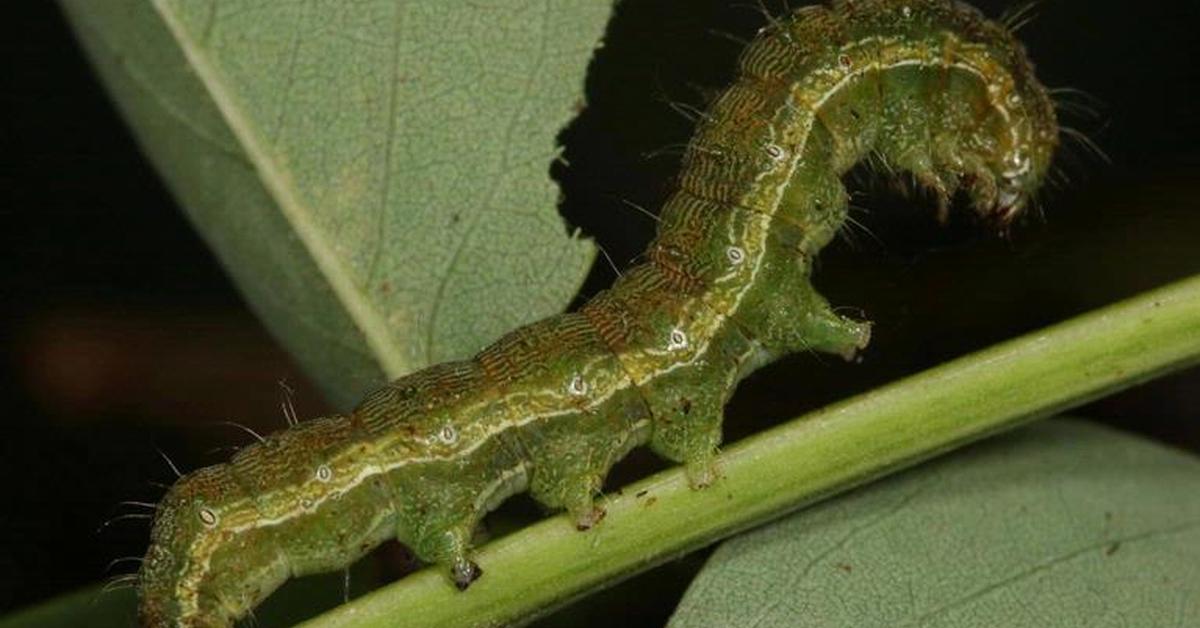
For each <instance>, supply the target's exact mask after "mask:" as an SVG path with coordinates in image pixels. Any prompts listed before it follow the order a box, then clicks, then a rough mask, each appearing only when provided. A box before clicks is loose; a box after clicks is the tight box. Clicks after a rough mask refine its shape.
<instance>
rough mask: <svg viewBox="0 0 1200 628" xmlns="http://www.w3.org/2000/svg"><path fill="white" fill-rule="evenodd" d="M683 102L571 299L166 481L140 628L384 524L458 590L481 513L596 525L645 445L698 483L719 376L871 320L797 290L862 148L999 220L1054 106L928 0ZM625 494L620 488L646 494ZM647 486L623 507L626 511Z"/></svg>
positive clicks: (218, 607)
mask: <svg viewBox="0 0 1200 628" xmlns="http://www.w3.org/2000/svg"><path fill="white" fill-rule="evenodd" d="M739 68H740V71H739V75H738V78H737V79H736V80H735V81H734V83H733V84H732V85H731V86H730V87H729V88H728V89H727V90H726V91H725V92H724V93H723V94H722V95H721V96H720V97H719V98H717V99H716V100H715V101H714V102H713V104H712V106H711V107H710V108H709V110H708V111H707V112H706V113H705V114H704V115H702V116H700V119H699V123H698V126H697V130H696V133H695V136H694V138H693V140H692V141H691V143H690V144H689V145H688V148H687V150H686V152H685V154H684V157H683V169H682V172H681V173H680V175H679V177H678V190H677V191H676V193H675V195H674V196H672V197H671V198H670V199H669V200H668V202H667V203H666V205H665V207H664V209H663V211H662V213H661V216H659V217H658V220H659V223H660V224H659V230H658V234H657V236H656V237H655V239H654V242H653V243H652V244H651V245H650V247H649V249H648V252H647V255H646V258H645V259H646V260H647V261H646V262H645V263H643V264H641V265H639V266H636V267H634V268H631V269H629V270H628V271H626V272H625V273H622V274H621V276H620V277H619V278H618V279H617V281H616V282H615V284H614V285H613V287H612V288H611V289H610V290H607V291H605V292H602V293H600V294H599V295H597V296H596V297H595V298H593V299H592V300H591V301H589V302H588V303H587V304H585V305H584V306H583V307H582V308H581V309H580V310H579V311H577V312H570V313H566V314H561V315H558V316H554V317H551V318H548V319H545V320H542V321H539V322H537V323H534V324H532V325H528V326H526V327H522V328H520V329H517V330H515V331H513V332H512V333H510V334H508V335H506V336H505V337H503V338H502V339H500V340H499V341H498V342H496V343H495V344H494V345H492V346H491V347H488V348H487V349H485V350H483V351H482V352H480V353H479V354H478V355H476V356H474V357H472V358H471V359H468V360H463V361H458V362H450V363H446V364H440V365H436V366H433V367H430V368H428V369H425V370H422V371H419V372H417V373H413V374H411V375H408V376H405V377H403V378H401V379H399V380H397V381H395V382H392V383H391V384H388V385H387V386H384V387H383V388H381V389H379V390H378V391H376V392H374V393H372V394H371V395H369V396H368V397H367V398H366V399H365V400H364V401H363V402H362V403H361V404H360V405H359V406H358V407H357V408H355V409H354V411H353V412H352V413H350V414H349V415H346V416H334V417H326V418H321V419H316V420H312V421H306V422H303V423H300V424H298V425H296V426H294V427H291V428H289V429H287V430H284V431H281V432H278V433H275V434H272V435H270V436H268V437H266V438H264V439H262V442H260V443H254V444H252V445H250V446H248V447H246V448H244V449H243V450H241V451H240V452H239V453H238V454H237V455H235V456H234V457H233V459H232V460H231V461H230V462H229V463H228V464H222V465H217V466H213V467H208V468H205V469H201V470H199V471H196V472H193V473H190V474H187V475H186V476H184V477H182V478H181V479H180V480H179V481H178V482H177V483H176V484H175V485H174V487H172V488H171V490H170V491H169V492H168V494H167V495H166V497H165V498H164V499H163V501H162V502H161V503H160V504H159V506H158V508H157V512H156V517H155V524H154V529H153V532H152V534H151V544H150V548H149V550H148V551H147V554H146V559H145V562H144V563H143V566H142V569H141V572H140V574H141V577H140V580H139V592H140V598H141V602H140V608H139V616H140V621H141V622H142V624H143V625H146V626H228V625H230V624H231V623H232V622H233V621H234V620H236V619H237V618H239V617H242V616H243V615H245V614H246V613H247V612H248V611H249V610H250V609H252V608H253V607H254V606H255V605H257V604H258V603H259V602H260V601H261V600H262V598H263V597H264V596H266V595H268V594H269V593H270V591H272V590H274V589H275V588H276V587H277V586H278V585H279V584H280V583H282V582H283V581H284V580H286V579H287V578H289V577H292V576H297V575H303V574H307V573H314V572H319V571H332V570H336V569H342V568H344V567H345V566H346V565H348V564H350V563H351V562H353V561H354V560H356V559H357V558H359V557H360V556H362V555H363V553H365V552H366V551H368V550H369V549H370V548H372V547H375V546H376V545H378V544H379V543H381V542H382V541H384V540H385V539H389V538H398V539H400V540H401V541H402V542H404V543H405V544H406V545H408V546H409V547H411V548H412V550H413V552H414V553H415V554H416V555H417V556H419V557H421V558H422V559H424V560H426V561H428V562H434V563H438V564H440V565H442V566H443V567H444V568H446V569H447V571H448V572H449V574H450V581H451V582H452V583H453V584H454V585H455V586H457V587H458V588H460V589H465V588H467V587H468V586H469V585H470V583H471V582H473V581H474V580H475V579H477V578H478V577H480V575H481V574H482V571H481V570H480V569H479V566H478V565H476V564H475V563H474V562H473V561H472V560H471V553H472V552H471V539H472V533H473V530H474V528H475V526H476V524H477V523H478V522H479V520H480V518H481V517H482V516H483V515H484V514H485V513H486V512H487V511H488V510H490V509H491V508H494V507H495V506H496V505H497V504H499V503H500V502H501V501H502V500H504V499H505V498H507V497H508V496H510V495H512V494H514V493H517V492H520V491H525V490H529V491H530V493H531V494H532V495H533V497H534V498H535V499H537V500H538V501H540V502H541V503H543V504H544V505H546V506H549V507H552V508H560V509H565V510H566V511H567V512H568V514H569V515H570V516H571V517H572V518H573V519H574V521H575V524H576V527H578V528H580V529H586V528H589V527H591V526H593V525H596V524H598V523H599V522H600V519H601V518H602V517H603V512H604V511H603V509H601V508H599V507H598V506H597V504H596V501H595V498H596V495H597V494H598V493H599V490H600V487H601V486H602V483H603V479H604V477H605V476H606V475H607V473H608V470H609V469H610V468H611V467H612V465H613V464H614V463H616V461H618V460H619V459H621V458H622V457H624V456H625V454H626V453H628V452H629V450H631V449H632V448H633V447H636V446H639V445H643V444H648V445H649V446H650V447H651V448H652V449H653V450H654V451H655V452H657V453H658V454H660V455H662V456H664V457H666V458H667V459H669V460H672V461H675V462H679V463H682V464H683V465H685V468H686V471H687V475H688V478H689V481H690V482H691V483H692V485H693V486H695V487H703V486H706V485H709V484H711V483H713V482H715V481H717V480H718V479H719V477H720V475H719V472H718V467H717V454H718V452H717V447H718V445H719V444H720V442H721V418H722V417H721V415H722V409H723V407H724V405H725V402H726V401H727V400H728V398H729V396H730V394H731V393H732V391H733V389H734V387H735V386H736V385H737V382H738V381H739V380H740V379H741V378H742V377H744V376H745V375H746V374H748V373H749V372H751V371H753V370H754V369H756V368H759V367H760V366H762V365H764V364H766V363H768V362H770V361H771V360H773V359H776V358H778V357H780V356H783V355H786V354H789V353H794V352H797V351H821V352H827V353H833V354H838V355H844V356H852V355H854V354H855V353H856V352H857V351H859V350H861V349H862V348H863V347H864V346H865V345H866V343H867V340H868V338H869V335H870V333H869V331H870V326H869V325H868V324H866V323H863V322H859V321H855V320H851V319H848V318H844V317H841V316H839V315H837V314H835V313H834V312H833V310H832V308H831V307H830V306H829V304H828V303H827V302H826V301H825V299H824V298H822V297H821V296H820V295H818V294H817V293H816V291H815V290H814V289H813V288H812V286H811V284H810V282H809V275H810V272H811V264H812V260H813V259H814V258H815V256H816V254H817V252H818V251H820V249H821V248H822V247H824V246H825V244H826V243H828V242H829V240H830V239H831V238H832V237H833V236H834V234H835V233H836V232H837V231H838V230H839V229H840V228H841V227H842V225H843V224H844V222H845V220H846V218H847V211H848V210H847V206H848V204H847V193H846V190H845V188H844V187H843V185H842V183H841V176H842V175H843V174H844V173H845V172H846V171H847V170H848V169H849V168H850V167H851V166H853V165H854V164H855V163H858V162H859V161H861V160H863V159H864V158H865V157H867V156H868V155H875V156H876V157H877V159H878V160H879V161H880V162H881V163H885V164H887V165H888V166H889V167H890V168H891V169H894V170H901V171H907V172H909V173H911V174H912V175H913V176H914V178H915V179H916V180H917V181H918V182H919V183H920V184H921V185H923V186H925V187H927V188H929V189H930V190H932V191H933V192H934V193H935V194H936V195H937V197H938V211H939V214H940V213H943V212H945V211H948V208H949V199H950V198H951V197H952V196H953V194H954V193H955V192H956V191H958V190H963V191H965V192H966V194H967V195H968V197H969V198H970V201H971V205H972V206H973V208H974V209H975V211H976V213H978V214H979V215H980V216H981V217H983V218H984V219H985V220H988V221H990V222H992V223H993V224H995V225H997V226H1000V227H1002V228H1003V227H1005V226H1007V225H1008V224H1010V223H1011V222H1012V220H1013V219H1014V218H1015V217H1016V216H1017V215H1018V214H1019V213H1020V212H1021V211H1022V210H1023V209H1024V208H1025V206H1026V205H1027V204H1028V201H1029V198H1030V196H1031V195H1032V194H1033V193H1034V191H1035V190H1036V189H1037V188H1038V186H1039V185H1040V183H1041V181H1042V179H1043V178H1044V176H1045V173H1046V171H1047V168H1048V167H1049V164H1050V160H1051V157H1052V155H1053V153H1054V151H1055V148H1056V146H1057V138H1058V127H1057V121H1056V118H1055V114H1054V108H1053V105H1052V104H1051V102H1050V99H1049V97H1048V96H1047V94H1046V91H1045V90H1044V89H1043V88H1042V86H1041V85H1040V84H1039V83H1038V82H1037V80H1036V79H1035V78H1034V76H1033V70H1032V66H1031V65H1030V64H1029V62H1028V60H1027V59H1026V57H1025V53H1024V50H1023V49H1022V48H1021V46H1020V44H1019V43H1017V42H1016V40H1015V39H1014V38H1013V37H1012V34H1011V33H1010V32H1009V31H1008V30H1007V29H1006V28H1004V26H1003V25H1000V24H997V23H995V22H991V21H988V20H987V19H985V18H984V17H983V16H982V15H980V14H979V13H978V12H977V11H975V10H974V9H972V8H970V7H968V6H966V5H964V4H961V3H958V2H951V1H950V0H855V1H851V0H837V1H835V2H834V3H833V4H832V7H830V8H826V7H805V8H803V9H800V10H798V11H796V12H794V13H793V14H792V15H790V16H789V17H787V18H784V19H778V20H772V21H771V23H770V24H769V25H768V26H767V27H766V28H764V29H763V30H762V31H761V32H760V33H759V35H758V37H757V38H756V39H755V41H754V42H753V43H752V44H751V45H750V46H749V47H748V48H747V49H746V51H745V52H744V53H743V55H742V57H741V60H740V62H739ZM645 495H646V493H645V492H644V491H642V492H639V493H638V495H637V497H638V498H641V497H643V496H645ZM656 501H657V498H656V497H653V496H651V497H649V498H648V499H646V500H645V501H644V502H643V505H644V506H646V507H651V506H652V505H653V504H654V503H655V502H656Z"/></svg>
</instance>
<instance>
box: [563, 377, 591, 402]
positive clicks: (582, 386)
mask: <svg viewBox="0 0 1200 628" xmlns="http://www.w3.org/2000/svg"><path fill="white" fill-rule="evenodd" d="M567 391H568V392H570V393H571V394H572V395H575V396H576V397H582V396H584V395H586V394H587V391H588V385H587V382H585V381H584V380H583V376H582V375H576V376H575V377H572V378H571V381H570V382H568V383H567Z"/></svg>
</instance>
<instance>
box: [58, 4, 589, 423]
mask: <svg viewBox="0 0 1200 628" xmlns="http://www.w3.org/2000/svg"><path fill="white" fill-rule="evenodd" d="M63 6H64V7H65V9H66V12H67V14H68V16H69V17H70V19H71V21H72V23H73V25H74V27H75V30H76V32H77V33H78V35H79V37H80V40H81V41H82V42H83V44H84V47H85V48H86V50H87V51H88V53H89V55H90V57H91V58H92V60H93V62H94V63H95V65H96V67H97V68H98V70H99V72H100V74H101V76H102V78H103V80H104V82H105V84H106V86H107V87H108V88H109V90H110V92H111V93H112V94H113V95H114V97H115V99H116V101H117V103H118V105H119V106H120V108H121V110H122V112H123V114H124V116H125V118H126V119H127V120H128V121H129V123H130V124H131V125H132V127H133V129H134V131H135V133H136V135H137V137H138V140H139V142H140V143H141V145H142V147H143V148H144V150H145V152H146V153H147V154H148V155H149V157H150V158H151V160H152V161H153V162H154V164H155V166H156V167H157V168H158V170H159V171H160V172H161V173H162V176H163V177H164V178H165V180H166V181H167V183H168V185H169V186H170V188H171V190H172V191H173V192H174V194H175V196H176V197H177V198H178V200H179V202H180V204H181V205H182V206H183V207H184V209H185V210H186V212H187V214H188V216H189V217H190V219H191V220H192V222H193V223H194V224H195V225H196V227H197V228H198V229H199V230H200V232H201V233H202V235H203V237H204V238H205V239H206V240H207V241H208V243H209V244H210V245H211V247H212V249H213V250H214V251H215V252H216V254H217V256H218V257H219V258H220V260H221V262H222V264H223V265H224V266H225V268H226V269H227V271H228V272H229V273H230V275H231V276H232V277H233V278H234V280H235V282H236V283H237V285H238V286H239V288H240V289H241V291H242V292H243V293H244V294H245V295H246V297H247V299H248V301H249V302H250V303H251V305H252V306H253V308H254V309H255V310H256V312H257V313H258V314H259V315H260V317H261V318H262V319H263V320H264V321H265V322H266V323H267V325H268V326H269V327H270V329H271V330H272V331H273V332H274V333H275V335H276V336H277V337H278V338H280V339H281V340H282V341H283V342H284V344H285V345H286V346H287V347H288V348H289V349H290V350H291V351H292V352H293V354H294V355H296V356H298V358H299V359H300V361H301V363H302V364H303V365H304V366H305V368H306V369H307V370H308V372H309V373H310V374H312V375H313V376H314V377H315V378H316V379H317V380H318V381H319V383H320V384H321V385H322V386H323V388H324V389H325V390H326V391H327V393H328V394H329V395H330V397H331V398H332V399H333V400H334V401H335V402H336V403H338V405H341V406H343V407H344V406H346V405H349V404H351V403H353V402H354V401H356V400H357V398H358V397H359V396H360V395H361V394H362V393H363V392H364V391H365V390H367V389H368V388H370V387H372V386H374V385H377V384H378V383H380V382H381V381H383V380H384V379H386V378H391V377H395V376H397V375H400V374H402V373H405V372H408V371H411V370H414V369H416V368H418V367H420V366H423V365H426V364H429V363H433V362H439V361H443V360H447V359H452V358H459V357H463V356H465V355H469V354H470V353H471V352H473V351H475V350H477V349H479V348H480V347H481V346H483V345H484V344H486V343H487V342H488V341H490V340H493V339H494V338H496V337H497V336H499V335H500V334H501V333H503V332H505V331H507V330H509V329H511V328H513V327H515V326H517V325H519V324H521V323H524V322H528V321H531V320H535V319H537V318H541V317H544V316H546V315H549V314H552V313H554V312H556V311H559V310H561V309H562V308H563V306H564V305H565V304H566V303H567V302H568V301H569V300H570V298H571V297H572V296H573V295H574V293H575V292H576V290H577V289H578V287H579V285H580V283H581V281H582V279H583V277H584V275H585V274H586V271H587V269H588V268H589V265H590V263H591V260H592V256H593V247H592V245H591V243H590V242H588V241H586V240H583V239H580V238H577V237H574V236H571V235H568V234H567V232H566V228H565V227H564V224H563V221H562V219H561V218H560V216H559V215H558V213H557V211H556V207H555V200H556V198H557V193H556V191H555V187H554V185H553V184H552V182H551V181H550V180H549V177H548V173H549V167H550V163H551V161H552V160H553V159H554V157H555V154H556V148H555V141H554V138H555V135H556V134H557V133H558V131H559V130H560V129H561V128H562V126H564V125H565V123H566V122H567V121H568V120H569V119H570V117H571V116H572V115H573V108H574V107H578V106H579V105H580V103H581V97H580V94H581V92H582V84H583V76H584V71H585V69H586V66H587V62H588V60H589V59H590V57H591V53H592V50H593V49H594V47H595V46H596V45H597V42H598V41H599V39H600V36H601V33H602V29H603V27H604V24H605V23H606V21H607V19H608V15H609V13H610V9H611V6H610V3H609V2H598V1H594V0H589V1H587V2H575V1H573V0H548V1H544V2H533V1H531V0H492V1H489V2H471V3H464V2H444V1H442V0H417V1H407V2H400V1H397V0H358V1H356V2H341V1H340V0H337V1H304V2H260V1H258V0H240V1H230V0H226V1H222V2H217V1H216V0H105V1H104V2H95V1H93V0H63ZM114 219H119V217H116V218H114Z"/></svg>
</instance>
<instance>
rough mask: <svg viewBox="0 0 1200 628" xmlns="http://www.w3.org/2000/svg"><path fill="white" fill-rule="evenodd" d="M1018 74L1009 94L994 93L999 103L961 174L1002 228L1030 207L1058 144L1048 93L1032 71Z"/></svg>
mask: <svg viewBox="0 0 1200 628" xmlns="http://www.w3.org/2000/svg"><path fill="white" fill-rule="evenodd" d="M1017 76H1018V77H1021V78H1020V79H1019V80H1018V85H1017V86H1016V87H1014V88H1012V91H1011V92H1009V93H1008V94H1007V95H1003V96H996V100H997V102H998V103H1002V104H997V105H995V106H994V107H993V108H992V109H991V112H990V116H989V119H988V121H987V123H985V124H984V125H983V127H982V129H981V130H980V135H982V137H975V138H972V148H974V149H975V150H974V151H971V152H974V153H975V155H974V157H975V159H973V160H971V162H973V163H974V167H973V168H968V171H967V172H966V174H965V175H964V176H963V182H964V183H965V185H966V188H967V192H968V194H969V195H970V198H971V203H972V205H974V207H975V209H976V211H977V212H978V213H979V214H980V215H982V216H984V217H985V218H987V219H989V220H991V221H994V222H995V223H996V224H997V225H999V226H1000V227H1001V228H1004V227H1007V226H1008V225H1009V224H1011V223H1012V222H1013V220H1015V219H1016V218H1017V217H1018V216H1020V215H1021V213H1022V212H1023V211H1024V210H1025V209H1026V208H1027V207H1029V205H1030V204H1031V202H1032V200H1033V198H1034V197H1035V195H1036V194H1037V191H1038V190H1039V189H1040V188H1041V186H1042V183H1043V182H1044V181H1045V178H1046V173H1047V172H1048V171H1049V169H1050V163H1051V161H1052V160H1053V157H1054V151H1055V149H1056V148H1057V147H1058V120H1057V117H1056V116H1055V112H1054V105H1053V103H1052V101H1051V99H1050V96H1049V95H1048V94H1047V92H1046V90H1045V88H1044V87H1042V86H1041V84H1039V83H1038V82H1037V80H1036V79H1034V78H1033V75H1032V70H1028V71H1027V72H1026V73H1018V75H1017ZM1021 79H1023V80H1021Z"/></svg>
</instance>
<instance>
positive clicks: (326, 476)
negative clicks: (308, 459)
mask: <svg viewBox="0 0 1200 628" xmlns="http://www.w3.org/2000/svg"><path fill="white" fill-rule="evenodd" d="M332 479H333V469H330V468H329V465H327V464H323V465H321V466H319V467H317V481H318V482H328V481H330V480H332Z"/></svg>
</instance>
